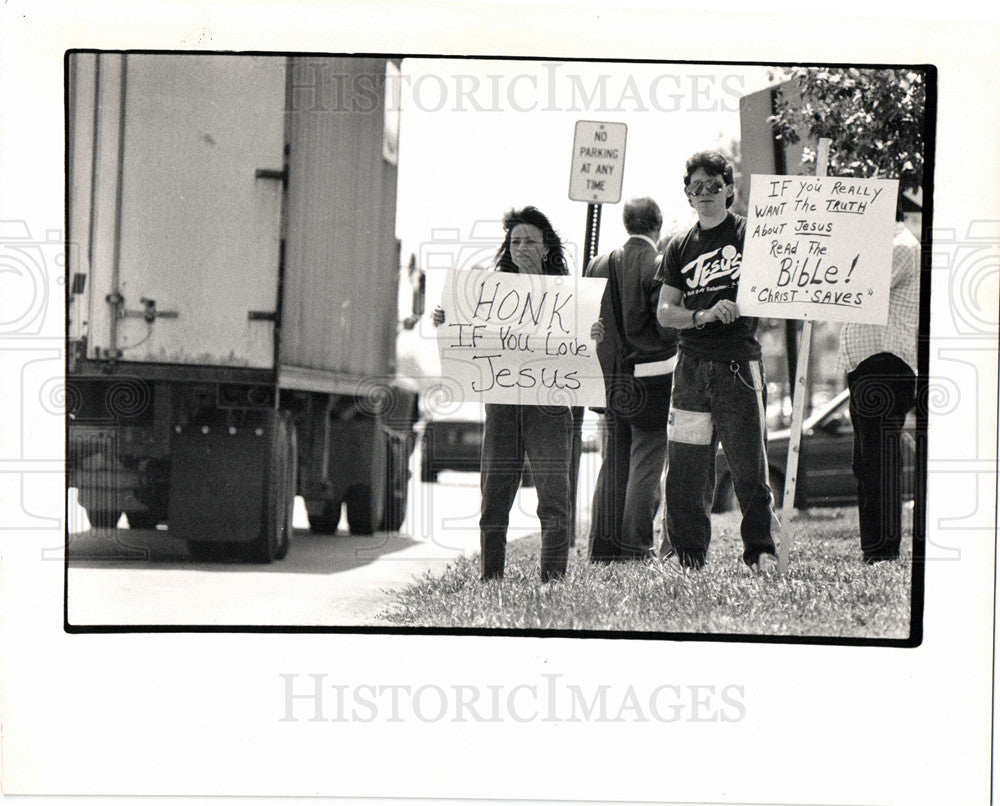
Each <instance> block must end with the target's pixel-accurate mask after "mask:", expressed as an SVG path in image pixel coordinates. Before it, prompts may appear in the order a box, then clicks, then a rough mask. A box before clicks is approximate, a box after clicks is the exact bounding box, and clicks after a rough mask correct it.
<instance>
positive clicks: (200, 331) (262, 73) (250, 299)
mask: <svg viewBox="0 0 1000 806" xmlns="http://www.w3.org/2000/svg"><path fill="white" fill-rule="evenodd" d="M76 57H77V58H80V57H87V58H82V59H81V61H80V64H79V65H78V68H80V69H76V70H74V71H73V76H74V81H77V82H93V85H94V87H95V88H96V89H95V91H94V92H93V93H92V95H91V97H93V99H94V103H95V104H96V108H95V109H94V110H93V111H92V112H90V113H88V112H87V111H86V110H76V113H75V118H76V119H77V120H83V119H85V118H86V117H88V116H89V115H91V114H92V116H93V117H92V119H93V121H94V122H93V124H92V125H90V126H88V127H84V129H83V132H82V133H83V135H84V136H82V137H77V138H75V139H71V158H72V159H73V160H74V161H76V163H77V164H76V165H74V171H73V175H74V176H78V177H85V176H87V175H88V171H87V170H86V168H87V167H90V168H92V170H91V171H90V172H89V174H90V175H91V176H92V177H93V180H92V181H93V187H92V188H91V193H89V194H86V193H77V194H76V195H75V196H73V197H72V198H73V200H74V204H75V205H81V206H82V208H80V209H75V210H74V211H73V215H72V217H71V220H73V221H76V222H78V223H77V230H78V233H77V234H78V235H81V236H83V237H74V240H75V241H77V242H81V241H89V245H90V251H89V255H90V260H89V271H90V273H91V275H92V276H91V278H90V283H89V305H88V306H87V310H86V313H85V314H84V315H85V316H86V322H85V323H84V324H83V332H84V334H85V335H86V337H87V340H88V350H87V356H88V357H90V358H103V357H106V356H107V355H109V354H110V355H115V356H116V357H117V358H119V359H120V360H123V361H144V362H158V363H180V364H199V365H224V366H245V367H256V368H273V367H274V366H275V356H274V319H273V315H274V313H275V312H276V311H277V304H278V275H279V271H278V267H279V258H280V244H281V205H282V199H281V195H282V182H281V171H282V169H283V161H284V99H285V61H286V60H285V59H284V58H283V57H276V56H242V55H198V54H141V53H140V54H101V55H99V56H97V57H96V58H95V57H94V56H93V55H92V54H90V55H89V56H88V54H78V55H76ZM80 97H86V96H85V95H81V96H80ZM72 134H73V133H72V132H71V137H72ZM261 170H262V171H263V173H259V171H261ZM83 208H85V209H86V212H85V213H82V212H81V209H83ZM81 230H82V232H80V231H81Z"/></svg>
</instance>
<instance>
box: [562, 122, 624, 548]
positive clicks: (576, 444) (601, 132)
mask: <svg viewBox="0 0 1000 806" xmlns="http://www.w3.org/2000/svg"><path fill="white" fill-rule="evenodd" d="M627 135H628V127H627V126H626V125H625V124H624V123H607V122H601V121H596V120H578V121H577V122H576V127H575V130H574V133H573V154H572V157H571V165H570V174H569V197H570V199H572V200H573V201H582V202H587V230H586V234H585V235H584V239H583V256H582V261H581V264H580V270H581V272H582V271H584V270H586V268H587V266H589V265H590V261H592V260H593V259H594V258H595V257H597V242H598V239H599V237H600V229H601V205H602V204H617V203H618V202H619V201H621V197H622V176H623V175H624V172H625V140H626V137H627ZM583 415H584V408H583V406H574V407H573V452H572V456H571V461H570V473H569V475H570V485H569V486H570V510H571V515H572V517H571V530H570V531H571V538H570V542H571V544H572V545H575V544H576V493H577V486H578V483H579V478H580V455H581V453H582V446H583Z"/></svg>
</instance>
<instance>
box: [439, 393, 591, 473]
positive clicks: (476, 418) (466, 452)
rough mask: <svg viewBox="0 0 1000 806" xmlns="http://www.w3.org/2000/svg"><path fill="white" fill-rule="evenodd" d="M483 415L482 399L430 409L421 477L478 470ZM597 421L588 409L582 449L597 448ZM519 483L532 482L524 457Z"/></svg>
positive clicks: (481, 443)
mask: <svg viewBox="0 0 1000 806" xmlns="http://www.w3.org/2000/svg"><path fill="white" fill-rule="evenodd" d="M484 416H485V410H484V408H483V406H482V404H481V403H462V404H460V405H458V406H457V407H455V408H454V410H451V411H448V412H445V413H442V414H435V413H430V414H429V415H428V416H427V419H426V421H425V423H424V435H423V439H422V442H421V446H422V456H421V462H420V478H421V480H422V481H429V482H435V481H437V478H438V474H439V473H440V472H441V471H442V470H457V471H464V472H469V473H478V472H479V463H480V453H481V451H482V447H483V419H484ZM597 422H598V418H597V415H596V414H594V412H592V411H590V410H589V409H588V410H587V413H586V414H585V415H584V421H583V443H582V449H583V450H584V451H587V452H589V451H597V450H600V439H599V438H598V436H597ZM521 485H522V486H524V487H530V486H532V481H531V469H530V466H529V463H528V462H527V460H525V463H524V474H523V476H522V477H521Z"/></svg>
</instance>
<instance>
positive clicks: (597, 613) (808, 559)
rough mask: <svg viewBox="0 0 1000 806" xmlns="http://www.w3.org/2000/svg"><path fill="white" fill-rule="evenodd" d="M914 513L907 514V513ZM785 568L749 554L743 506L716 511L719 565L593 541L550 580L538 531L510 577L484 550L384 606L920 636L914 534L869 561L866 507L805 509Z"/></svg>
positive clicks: (425, 617)
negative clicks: (745, 563) (593, 553)
mask: <svg viewBox="0 0 1000 806" xmlns="http://www.w3.org/2000/svg"><path fill="white" fill-rule="evenodd" d="M907 520H909V519H908V517H907V516H906V515H904V522H906V521H907ZM791 528H792V530H793V533H794V542H793V543H792V554H791V561H790V564H789V569H788V573H787V574H786V575H785V576H784V577H777V576H775V577H756V576H753V575H748V574H747V573H745V571H743V570H742V568H741V566H742V563H741V562H740V561H739V557H740V553H741V552H742V543H741V541H740V539H739V513H738V512H730V513H724V514H721V515H713V516H712V546H711V549H710V551H709V557H708V564H707V565H706V566H705V568H704V569H702V570H701V571H698V572H689V573H687V574H683V575H679V574H677V573H673V572H670V571H668V570H666V569H664V568H662V567H661V566H660V565H659V564H658V563H657V564H652V565H646V564H642V563H627V564H621V563H619V564H614V565H610V566H609V565H591V564H590V563H589V562H587V558H586V530H583V533H582V538H581V541H582V545H577V546H576V547H575V548H573V549H571V550H570V564H569V572H568V574H567V576H566V578H565V579H564V580H563V581H561V582H557V583H552V584H549V585H542V584H541V582H540V581H539V559H538V557H539V543H540V537H539V535H538V534H534V535H530V536H528V537H525V538H522V539H521V540H517V541H515V542H513V543H510V544H508V547H507V567H506V572H505V576H504V579H503V580H502V581H499V582H496V581H494V582H489V583H483V582H481V581H480V580H479V564H478V561H479V558H478V556H476V557H472V558H463V559H460V560H458V561H457V562H454V563H452V564H450V565H449V566H448V568H447V569H446V571H445V572H444V573H443V574H438V575H430V574H428V575H427V576H425V577H424V578H422V579H420V580H419V581H417V582H416V583H415V584H413V585H411V586H410V587H408V588H406V589H403V590H401V591H398V592H396V595H395V600H394V602H393V604H392V605H391V606H390V607H389V609H388V610H387V611H386V612H385V613H384V614H383V618H384V620H385V621H387V622H388V623H390V624H393V625H399V626H411V627H446V628H448V627H451V628H489V629H518V630H600V631H606V630H611V631H628V632H647V631H648V632H657V633H715V634H741V635H773V636H825V637H835V638H872V639H905V638H907V637H909V633H910V596H911V562H910V559H911V553H910V545H911V539H910V538H911V533H910V530H909V529H907V532H906V534H905V535H904V540H903V546H904V552H903V557H902V558H901V559H900V560H897V561H895V562H888V563H879V564H877V565H875V566H865V565H864V564H863V563H862V562H861V552H860V547H859V544H858V521H857V511H856V510H855V509H846V508H845V509H823V510H812V511H811V512H810V511H807V512H801V513H798V514H797V516H796V517H795V518H794V519H793V520H792V522H791Z"/></svg>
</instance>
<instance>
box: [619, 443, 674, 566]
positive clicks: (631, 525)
mask: <svg viewBox="0 0 1000 806" xmlns="http://www.w3.org/2000/svg"><path fill="white" fill-rule="evenodd" d="M666 453H667V435H666V433H665V432H664V431H663V430H662V429H659V428H656V429H652V430H646V429H642V428H636V427H635V426H632V448H631V451H630V456H629V471H628V487H627V490H626V494H625V513H624V516H623V518H622V541H623V543H624V545H623V548H622V556H623V557H624V558H625V559H635V560H641V559H645V558H646V557H648V556H649V554H650V550H651V549H652V548H653V519H654V518H655V517H656V511H657V509H659V506H660V480H661V478H662V476H663V462H664V458H665V457H666Z"/></svg>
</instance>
